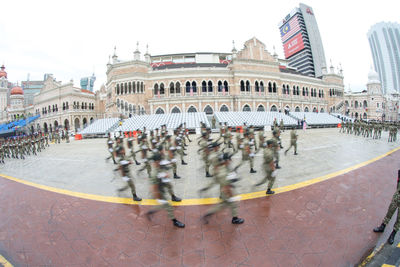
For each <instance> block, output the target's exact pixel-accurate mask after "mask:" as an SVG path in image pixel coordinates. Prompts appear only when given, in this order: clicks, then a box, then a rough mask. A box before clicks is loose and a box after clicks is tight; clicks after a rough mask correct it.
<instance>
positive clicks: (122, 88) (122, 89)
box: [119, 83, 125, 95]
mask: <svg viewBox="0 0 400 267" xmlns="http://www.w3.org/2000/svg"><path fill="white" fill-rule="evenodd" d="M119 86H120V88H121V95H123V94H124V93H125V92H124V84H123V83H121V84H120V85H119Z"/></svg>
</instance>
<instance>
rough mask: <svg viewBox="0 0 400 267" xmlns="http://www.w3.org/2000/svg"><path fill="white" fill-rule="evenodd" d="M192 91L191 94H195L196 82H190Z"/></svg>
mask: <svg viewBox="0 0 400 267" xmlns="http://www.w3.org/2000/svg"><path fill="white" fill-rule="evenodd" d="M192 90H193V93H197V83H196V81H193V82H192Z"/></svg>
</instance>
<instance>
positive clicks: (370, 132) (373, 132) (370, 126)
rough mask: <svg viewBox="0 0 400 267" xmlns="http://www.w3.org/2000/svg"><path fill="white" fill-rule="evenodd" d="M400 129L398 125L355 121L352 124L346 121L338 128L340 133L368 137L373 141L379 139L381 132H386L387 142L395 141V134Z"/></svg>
mask: <svg viewBox="0 0 400 267" xmlns="http://www.w3.org/2000/svg"><path fill="white" fill-rule="evenodd" d="M399 128H400V124H399V123H394V122H392V123H390V122H379V121H370V122H367V121H362V120H356V121H354V122H351V121H346V122H344V123H343V125H342V127H341V128H340V132H342V133H347V134H354V135H357V136H363V137H366V138H368V137H370V138H373V139H381V137H382V131H383V130H384V131H387V132H388V133H389V135H388V142H396V141H397V132H398V129H399Z"/></svg>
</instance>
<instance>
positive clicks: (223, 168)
mask: <svg viewBox="0 0 400 267" xmlns="http://www.w3.org/2000/svg"><path fill="white" fill-rule="evenodd" d="M230 162H231V155H229V154H228V153H224V154H221V156H220V157H218V163H217V164H216V165H215V166H214V170H215V171H214V178H213V179H214V183H215V184H218V185H219V186H220V193H221V194H220V199H221V201H220V202H219V203H218V204H217V205H216V206H214V207H212V208H211V209H210V210H209V211H208V212H207V213H206V214H205V215H204V216H203V218H202V219H203V222H204V223H206V224H207V223H208V218H209V217H211V216H212V215H213V214H215V213H217V212H219V211H220V210H222V209H224V208H229V209H230V210H231V213H232V224H242V223H244V219H242V218H239V217H238V212H237V204H236V201H238V200H239V197H235V196H233V183H234V182H235V181H237V178H236V175H235V174H234V173H230V170H229V164H230Z"/></svg>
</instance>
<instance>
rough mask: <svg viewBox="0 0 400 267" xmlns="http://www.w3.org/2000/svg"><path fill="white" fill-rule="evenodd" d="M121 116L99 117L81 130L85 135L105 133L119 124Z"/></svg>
mask: <svg viewBox="0 0 400 267" xmlns="http://www.w3.org/2000/svg"><path fill="white" fill-rule="evenodd" d="M119 120H120V119H119V118H107V119H98V120H96V121H94V122H92V123H91V124H90V125H89V126H87V127H86V128H85V129H83V130H82V131H80V132H79V134H82V135H84V136H89V135H104V134H106V133H107V132H110V131H112V130H113V129H115V128H116V127H117V126H118V122H119Z"/></svg>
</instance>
